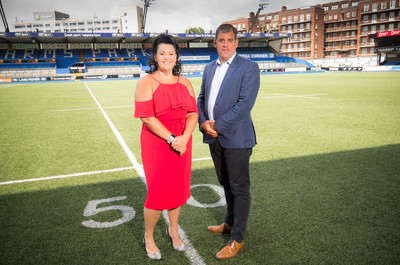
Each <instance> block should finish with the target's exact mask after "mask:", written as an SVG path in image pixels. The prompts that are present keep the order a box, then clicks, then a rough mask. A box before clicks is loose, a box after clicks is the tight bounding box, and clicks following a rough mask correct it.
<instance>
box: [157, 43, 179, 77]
mask: <svg viewBox="0 0 400 265" xmlns="http://www.w3.org/2000/svg"><path fill="white" fill-rule="evenodd" d="M176 57H177V54H176V51H175V48H174V46H173V45H172V44H166V43H161V44H160V45H158V49H157V53H156V55H155V57H154V59H155V61H156V62H157V64H158V69H159V70H162V71H169V70H170V71H172V69H173V68H174V66H175V63H176Z"/></svg>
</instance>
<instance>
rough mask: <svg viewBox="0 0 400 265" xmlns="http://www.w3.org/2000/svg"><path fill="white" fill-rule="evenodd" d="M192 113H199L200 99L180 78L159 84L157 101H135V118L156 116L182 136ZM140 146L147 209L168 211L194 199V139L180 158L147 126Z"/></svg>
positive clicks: (143, 127)
mask: <svg viewBox="0 0 400 265" xmlns="http://www.w3.org/2000/svg"><path fill="white" fill-rule="evenodd" d="M153 78H154V77H153ZM156 81H157V80H156ZM157 82H158V81H157ZM189 112H196V113H198V109H197V104H196V100H195V98H194V97H193V96H191V95H190V93H189V91H188V89H187V88H186V86H184V85H183V84H181V83H179V78H178V81H177V83H175V84H162V83H160V82H159V85H158V87H157V89H156V90H155V92H154V94H153V99H151V100H148V101H141V102H138V101H135V114H134V116H135V117H136V118H140V117H156V118H158V119H159V120H160V121H161V123H162V124H164V126H165V127H166V128H168V129H169V130H170V131H171V133H173V134H175V135H176V136H179V135H182V134H183V132H184V130H185V124H186V115H187V114H188V113H189ZM140 143H141V156H142V163H143V169H144V172H145V175H146V182H147V191H148V192H147V197H146V200H145V202H144V206H145V207H146V208H148V209H153V210H164V209H173V208H176V207H179V206H182V205H183V204H185V203H186V201H187V200H188V199H189V197H190V177H191V169H192V137H190V140H189V142H188V144H187V150H186V152H185V153H184V155H182V156H179V153H177V152H176V151H174V150H173V149H172V148H171V146H170V145H169V144H167V142H166V141H165V140H164V139H162V138H160V137H159V136H157V135H156V134H154V133H153V132H152V131H151V130H150V129H149V128H148V127H147V126H146V125H145V124H143V125H142V132H141V135H140Z"/></svg>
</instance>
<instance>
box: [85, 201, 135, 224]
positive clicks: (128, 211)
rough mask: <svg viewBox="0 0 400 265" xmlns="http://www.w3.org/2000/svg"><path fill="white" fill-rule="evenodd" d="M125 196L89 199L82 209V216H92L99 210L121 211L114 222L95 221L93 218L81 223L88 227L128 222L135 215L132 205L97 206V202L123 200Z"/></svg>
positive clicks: (99, 211)
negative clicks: (120, 215) (119, 216)
mask: <svg viewBox="0 0 400 265" xmlns="http://www.w3.org/2000/svg"><path fill="white" fill-rule="evenodd" d="M126 198H127V197H126V196H119V197H113V198H107V199H101V200H93V201H89V202H88V204H87V206H86V208H85V209H84V210H83V216H85V217H89V216H94V215H96V214H98V213H101V212H106V211H115V210H117V211H121V213H122V217H121V218H119V219H118V220H115V221H114V222H96V221H94V220H87V221H83V222H82V225H84V226H86V227H89V228H110V227H114V226H117V225H120V224H123V223H126V222H129V221H130V220H132V219H133V218H134V217H135V215H136V212H135V210H134V209H133V208H132V207H129V206H126V205H113V206H107V207H99V204H101V203H106V202H115V201H123V200H126Z"/></svg>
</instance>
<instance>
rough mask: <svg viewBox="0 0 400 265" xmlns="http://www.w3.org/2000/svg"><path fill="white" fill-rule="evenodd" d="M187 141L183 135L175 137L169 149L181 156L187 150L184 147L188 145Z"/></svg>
mask: <svg viewBox="0 0 400 265" xmlns="http://www.w3.org/2000/svg"><path fill="white" fill-rule="evenodd" d="M188 140H189V139H187V138H186V137H184V136H183V135H180V136H176V137H175V139H174V140H173V141H172V142H171V147H172V149H174V150H175V151H176V152H178V153H179V154H180V155H183V154H184V153H185V152H186V150H187V148H186V145H187V143H188Z"/></svg>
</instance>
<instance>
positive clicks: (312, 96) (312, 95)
mask: <svg viewBox="0 0 400 265" xmlns="http://www.w3.org/2000/svg"><path fill="white" fill-rule="evenodd" d="M273 95H274V96H270V97H263V98H308V99H320V98H319V97H316V96H324V95H326V94H305V95H290V94H277V93H275V94H273Z"/></svg>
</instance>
